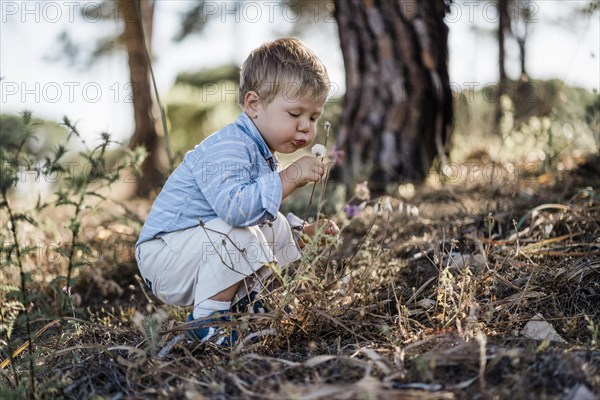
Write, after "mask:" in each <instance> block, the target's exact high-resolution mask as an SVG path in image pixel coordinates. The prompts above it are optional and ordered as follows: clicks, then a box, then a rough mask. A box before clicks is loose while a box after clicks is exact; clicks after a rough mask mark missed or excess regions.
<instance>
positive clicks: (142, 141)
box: [54, 0, 166, 197]
mask: <svg viewBox="0 0 600 400" xmlns="http://www.w3.org/2000/svg"><path fill="white" fill-rule="evenodd" d="M93 4H94V5H96V6H95V7H82V13H83V14H85V13H89V14H90V15H84V17H87V18H86V19H87V20H92V21H96V20H98V17H99V16H98V15H97V14H96V13H98V10H101V14H102V15H101V16H100V19H101V20H102V21H104V22H105V23H114V22H115V21H117V22H118V23H120V24H122V25H123V31H122V33H121V34H119V35H116V36H115V35H107V36H105V37H101V38H99V39H98V40H97V41H96V43H95V44H94V45H93V46H91V48H92V49H93V50H91V51H88V52H86V51H85V50H86V49H87V46H85V47H83V46H82V45H80V44H78V43H76V42H74V41H73V40H72V38H71V37H70V36H69V35H68V34H67V33H66V32H63V33H62V34H61V35H60V37H59V40H60V41H61V43H62V47H63V49H62V54H61V55H66V56H67V59H68V60H70V63H71V65H79V66H83V67H88V68H89V67H91V66H92V64H93V63H94V62H96V61H97V60H98V59H99V58H101V57H104V56H107V55H110V54H113V53H114V52H116V51H123V50H125V51H126V52H127V57H128V66H129V75H130V82H129V83H130V90H131V91H132V100H133V101H132V102H133V112H134V121H135V129H134V132H133V134H132V136H131V139H130V142H129V147H130V148H132V149H133V148H136V147H138V146H141V147H143V148H144V149H145V150H146V152H147V157H146V158H145V159H144V161H143V163H142V165H141V171H142V174H143V177H141V178H140V179H139V180H138V184H137V188H136V194H137V195H138V196H143V197H146V196H148V194H149V193H150V192H151V191H152V190H156V189H157V188H159V187H160V186H161V184H162V183H163V181H164V170H165V166H166V157H165V145H164V141H163V140H161V136H160V135H159V131H158V130H157V125H156V122H157V121H156V118H155V117H154V109H155V106H154V100H153V97H152V86H151V82H150V71H151V65H150V56H149V55H150V54H151V53H150V51H151V49H150V45H151V43H152V25H153V18H154V8H155V4H156V2H155V1H154V0H143V1H141V0H118V1H117V2H114V1H111V0H105V1H103V2H101V3H97V2H93ZM140 17H141V18H140ZM142 23H143V25H142ZM146 46H147V50H148V51H146ZM82 47H83V48H82ZM59 59H60V58H59V57H56V58H54V60H59ZM163 134H164V132H163Z"/></svg>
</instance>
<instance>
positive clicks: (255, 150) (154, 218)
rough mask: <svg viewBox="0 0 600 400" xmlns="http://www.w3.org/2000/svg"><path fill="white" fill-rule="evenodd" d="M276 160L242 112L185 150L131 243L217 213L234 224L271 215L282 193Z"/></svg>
mask: <svg viewBox="0 0 600 400" xmlns="http://www.w3.org/2000/svg"><path fill="white" fill-rule="evenodd" d="M277 163H278V162H277V159H276V158H275V156H274V155H273V153H272V152H271V151H270V150H269V148H268V147H267V144H266V143H265V141H264V139H263V138H262V136H261V134H260V132H259V131H258V129H257V128H256V126H255V125H254V123H253V122H252V120H251V119H250V117H248V115H247V114H246V113H245V112H243V113H242V114H240V116H239V117H238V118H237V120H236V121H235V122H234V123H232V124H229V125H227V126H226V127H224V128H223V129H221V130H219V131H217V132H215V133H213V134H212V135H210V136H209V137H207V138H206V139H205V140H203V141H202V142H201V143H200V144H198V145H197V146H196V147H195V148H194V149H193V150H190V151H189V152H187V153H186V155H185V156H184V158H183V161H182V162H181V164H179V166H178V167H177V168H176V169H175V171H173V173H172V174H171V176H169V179H167V182H166V183H165V185H164V187H163V188H162V190H161V192H160V193H159V195H158V197H157V198H156V200H154V204H153V205H152V209H151V210H150V213H149V214H148V218H147V219H146V222H145V223H144V226H143V227H142V231H141V232H140V237H139V238H138V241H137V243H136V245H138V244H140V243H143V242H145V241H147V240H151V239H154V238H157V237H161V236H162V235H165V234H167V233H170V232H174V231H177V230H180V229H186V228H190V227H193V226H198V225H199V221H200V220H202V221H203V222H208V221H210V220H211V219H214V218H217V217H218V218H221V219H222V220H223V221H225V222H226V223H227V224H229V225H231V226H234V227H246V226H252V225H258V224H261V223H264V222H268V221H273V220H274V219H275V218H276V217H277V212H278V211H279V206H280V205H281V196H282V185H281V178H280V177H279V174H278V172H277Z"/></svg>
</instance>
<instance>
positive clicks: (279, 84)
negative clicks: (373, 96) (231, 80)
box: [136, 38, 339, 346]
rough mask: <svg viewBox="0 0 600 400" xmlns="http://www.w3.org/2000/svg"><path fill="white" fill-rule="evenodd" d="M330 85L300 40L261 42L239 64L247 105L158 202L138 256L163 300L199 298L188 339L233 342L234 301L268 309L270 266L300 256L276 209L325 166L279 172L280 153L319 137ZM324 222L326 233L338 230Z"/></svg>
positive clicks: (313, 161) (299, 164)
mask: <svg viewBox="0 0 600 400" xmlns="http://www.w3.org/2000/svg"><path fill="white" fill-rule="evenodd" d="M328 90H329V78H328V76H327V71H326V69H325V67H324V66H323V64H322V63H321V61H320V60H319V59H318V58H317V57H316V55H315V54H314V53H313V52H312V51H311V50H310V49H309V48H308V47H306V46H305V45H304V43H302V42H301V41H300V40H297V39H292V38H290V39H279V40H275V41H273V42H268V43H265V44H263V45H262V46H261V47H259V48H257V49H255V50H254V51H252V53H251V54H250V55H249V56H248V58H247V59H246V61H245V62H244V64H243V66H242V70H241V77H240V97H239V102H240V104H241V106H242V107H243V110H244V111H243V112H242V113H241V114H240V116H239V117H238V118H237V120H236V121H235V122H234V123H232V124H230V125H227V126H226V127H224V128H223V129H221V130H219V131H217V132H215V133H213V134H212V135H210V136H209V137H208V138H206V139H205V140H204V141H202V142H201V143H200V144H199V145H197V146H196V147H195V148H194V149H193V150H191V151H189V152H188V153H187V154H186V155H185V157H184V159H183V161H182V162H181V164H180V165H179V166H178V167H177V168H176V169H175V171H174V172H173V173H172V174H171V176H170V177H169V179H168V180H167V182H166V183H165V185H164V187H163V189H162V191H161V192H160V194H159V195H158V197H157V198H156V200H155V201H154V204H153V206H152V209H151V210H150V213H149V215H148V218H147V220H146V222H145V224H144V226H143V228H142V231H141V232H140V237H139V239H138V241H137V243H136V260H137V263H138V266H139V269H140V272H141V274H142V277H143V279H144V282H145V283H146V285H148V287H149V288H150V289H151V290H152V292H153V293H154V294H155V295H156V296H157V297H158V298H159V299H161V300H162V301H164V302H165V303H168V304H174V305H180V306H187V305H192V304H193V305H194V310H193V312H192V314H190V316H189V317H188V321H196V320H197V321H196V322H195V323H194V324H192V329H190V330H189V331H188V335H189V336H190V337H192V338H194V339H198V340H200V341H207V340H211V341H214V342H216V343H217V344H220V345H223V346H231V345H233V344H234V343H235V341H236V340H237V334H236V332H235V330H232V331H230V332H229V333H228V334H227V335H224V334H223V330H222V329H220V328H219V326H218V324H216V322H220V321H222V322H227V321H229V317H228V316H227V313H229V312H230V311H232V301H234V300H237V304H236V305H235V306H236V307H235V309H234V310H233V311H242V312H243V311H245V309H244V308H245V307H246V306H247V305H251V306H252V310H253V311H254V312H264V307H263V306H262V304H261V302H260V300H258V299H257V297H256V295H257V293H258V291H259V290H260V289H261V282H262V281H263V280H264V278H265V277H266V276H268V274H269V273H270V270H269V267H268V266H267V264H269V263H271V262H277V263H278V264H279V265H280V266H281V267H283V266H285V265H287V264H289V263H291V262H293V261H295V260H298V259H299V258H300V257H301V253H300V250H299V249H298V246H297V243H296V241H295V240H294V236H293V234H292V228H291V226H290V223H289V222H288V220H287V219H286V218H285V217H284V216H283V215H282V214H281V213H280V212H279V207H280V205H281V201H282V200H283V199H284V198H286V197H287V196H288V195H290V194H291V193H292V192H293V191H294V190H296V189H297V188H299V187H301V186H304V185H306V184H307V183H309V182H317V181H319V180H320V179H321V178H322V176H323V174H324V173H325V166H324V164H323V163H322V162H321V161H319V160H318V159H317V158H316V157H313V156H303V157H301V158H300V159H298V160H297V161H295V162H294V163H292V164H290V165H289V166H288V167H287V168H285V169H283V170H282V171H278V170H277V167H278V160H277V158H276V157H275V153H277V152H279V153H284V154H289V153H293V152H295V151H297V150H299V149H301V148H304V147H306V146H308V145H310V144H311V143H312V141H313V140H314V139H315V136H316V127H317V120H318V118H319V116H320V115H321V113H322V111H323V105H324V103H325V99H326V96H327V92H328ZM326 223H327V224H328V225H327V227H326V230H325V233H326V234H329V235H336V234H337V233H338V232H339V229H338V228H337V226H335V224H334V223H333V222H330V221H326ZM296 225H300V227H304V230H305V231H306V232H307V233H308V234H311V233H313V232H314V230H315V227H314V226H313V225H306V226H305V225H304V223H300V224H298V223H296ZM223 314H225V315H223ZM215 325H217V326H215Z"/></svg>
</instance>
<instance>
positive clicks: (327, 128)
mask: <svg viewBox="0 0 600 400" xmlns="http://www.w3.org/2000/svg"><path fill="white" fill-rule="evenodd" d="M323 127H324V128H325V130H327V131H328V130H329V129H331V122H329V121H325V123H324V124H323Z"/></svg>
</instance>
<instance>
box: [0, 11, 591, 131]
mask: <svg viewBox="0 0 600 400" xmlns="http://www.w3.org/2000/svg"><path fill="white" fill-rule="evenodd" d="M234 3H235V2H232V1H229V2H225V1H215V2H211V1H207V2H206V3H205V4H206V6H205V7H206V11H207V13H210V14H213V17H212V21H211V22H210V23H209V25H207V28H206V30H205V32H204V33H203V34H201V35H193V36H190V37H189V38H187V39H185V40H184V41H182V42H179V43H177V42H174V41H173V37H174V36H175V35H176V33H177V32H178V29H179V24H180V21H181V18H180V14H181V13H182V12H183V11H184V10H186V9H188V8H189V7H190V6H191V5H192V4H193V2H192V1H191V0H168V1H166V0H161V1H158V3H157V6H156V11H155V19H154V33H153V43H152V47H153V52H154V54H155V60H154V62H153V65H154V70H155V75H156V78H157V85H158V88H159V92H160V94H161V96H162V97H163V98H164V96H165V95H166V94H167V93H168V91H169V89H170V88H171V87H172V85H173V83H174V82H175V78H176V76H177V74H178V73H180V72H184V71H195V70H199V69H202V68H207V67H214V66H218V65H221V64H223V63H227V62H234V63H236V64H238V65H240V64H241V63H242V62H243V60H244V59H245V57H246V56H247V54H248V53H249V52H250V51H251V50H252V49H254V48H256V47H257V46H259V45H260V44H261V43H263V42H264V41H267V40H272V39H275V38H277V37H282V36H287V35H289V33H288V32H289V30H290V29H291V28H292V26H293V22H294V19H295V16H294V14H293V13H292V12H291V10H290V9H289V8H285V7H284V8H281V7H277V6H276V4H277V2H275V1H247V2H245V3H244V2H241V3H240V4H241V5H242V8H241V13H240V14H239V16H238V17H236V15H235V13H233V12H231V11H232V9H233V7H234ZM587 3H589V1H587V0H586V1H577V0H570V1H562V0H541V1H533V2H532V3H531V5H530V6H529V7H531V8H530V11H531V12H532V13H533V21H531V22H530V23H529V24H528V27H529V32H530V33H529V38H528V42H527V69H528V72H529V74H530V76H531V77H532V78H535V79H551V78H559V79H562V80H565V81H566V82H567V83H568V84H569V85H574V86H579V87H584V88H586V89H589V90H594V89H596V90H598V88H599V87H600V62H599V56H600V39H599V38H600V28H599V25H600V23H599V20H598V13H596V14H595V15H594V16H593V17H592V18H588V17H577V18H575V17H574V16H573V15H572V12H573V10H574V9H575V8H577V7H581V6H584V5H585V4H587ZM110 4H111V3H109V5H110ZM312 4H314V6H313V7H309V9H308V11H307V13H308V14H305V15H304V17H306V18H308V19H310V20H312V21H313V22H315V23H313V24H311V26H310V27H309V28H308V29H307V31H306V32H305V33H304V34H303V35H302V39H303V40H304V41H305V42H306V43H307V44H308V45H309V46H310V47H311V48H312V49H313V50H314V51H315V53H316V54H317V55H318V56H319V57H320V58H321V60H322V61H323V63H324V64H325V65H326V67H327V69H328V71H329V74H330V78H331V80H332V82H333V83H334V84H335V86H334V87H337V88H339V89H336V91H337V92H338V94H341V93H342V92H343V86H344V66H343V59H342V54H341V50H340V47H339V39H338V35H337V26H336V24H335V23H334V22H333V21H332V20H331V19H330V18H328V17H327V12H326V10H325V9H324V5H323V3H319V2H315V3H312ZM98 5H99V2H94V1H12V0H0V21H1V24H0V77H2V80H1V81H0V112H2V113H18V112H20V111H22V110H24V109H28V110H31V111H33V112H34V115H35V116H37V117H39V118H44V119H49V120H55V121H57V122H58V121H60V120H62V116H63V115H67V116H69V118H70V119H71V120H73V121H77V122H78V127H79V128H80V131H81V132H83V133H84V135H86V136H88V137H94V136H95V135H98V134H99V133H101V132H103V131H108V132H111V133H112V134H113V135H114V137H115V138H117V139H119V140H127V138H128V137H129V136H130V135H131V133H132V132H133V112H132V104H131V88H130V86H129V85H128V83H127V82H128V80H129V79H128V74H129V72H128V69H127V57H126V54H125V53H124V52H117V53H114V54H113V55H111V56H108V57H104V58H102V59H101V60H98V61H96V62H94V63H93V65H91V66H89V67H85V68H81V67H80V68H77V67H74V66H70V65H69V63H68V62H67V61H66V58H65V57H64V56H63V55H62V54H61V52H60V51H59V47H60V46H59V45H58V37H59V35H60V34H61V32H63V31H66V32H68V33H69V34H70V35H71V36H72V37H73V39H74V41H75V42H76V43H79V44H82V45H85V44H87V45H88V46H89V44H90V43H93V42H94V40H96V39H97V38H99V37H105V36H108V35H117V34H119V33H120V32H121V30H122V27H121V25H120V24H119V23H116V22H114V21H110V22H102V21H99V20H97V18H95V15H96V14H95V12H97V10H98ZM115 5H116V1H115V2H114V3H112V6H113V7H114V6H115ZM82 10H85V11H87V12H88V16H87V17H86V18H83V17H82V16H81V11H82ZM511 18H520V17H519V14H518V13H516V12H514V13H512V14H511ZM446 23H447V25H448V27H449V29H450V31H449V32H450V34H449V43H448V46H449V53H450V60H449V69H450V81H451V82H452V87H453V88H454V89H465V88H468V87H483V86H485V85H486V84H493V82H495V81H496V80H497V75H498V72H497V58H498V57H497V45H496V41H495V39H494V34H493V31H492V30H493V29H494V28H495V26H496V24H497V10H496V7H495V6H494V3H493V2H490V1H456V2H455V3H454V4H453V6H452V8H451V13H450V14H449V15H448V16H447V17H446ZM507 52H508V68H507V70H508V71H507V72H508V74H509V77H511V78H516V77H517V76H518V48H517V46H516V44H515V43H509V44H508V48H507ZM50 59H54V61H49V60H50Z"/></svg>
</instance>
